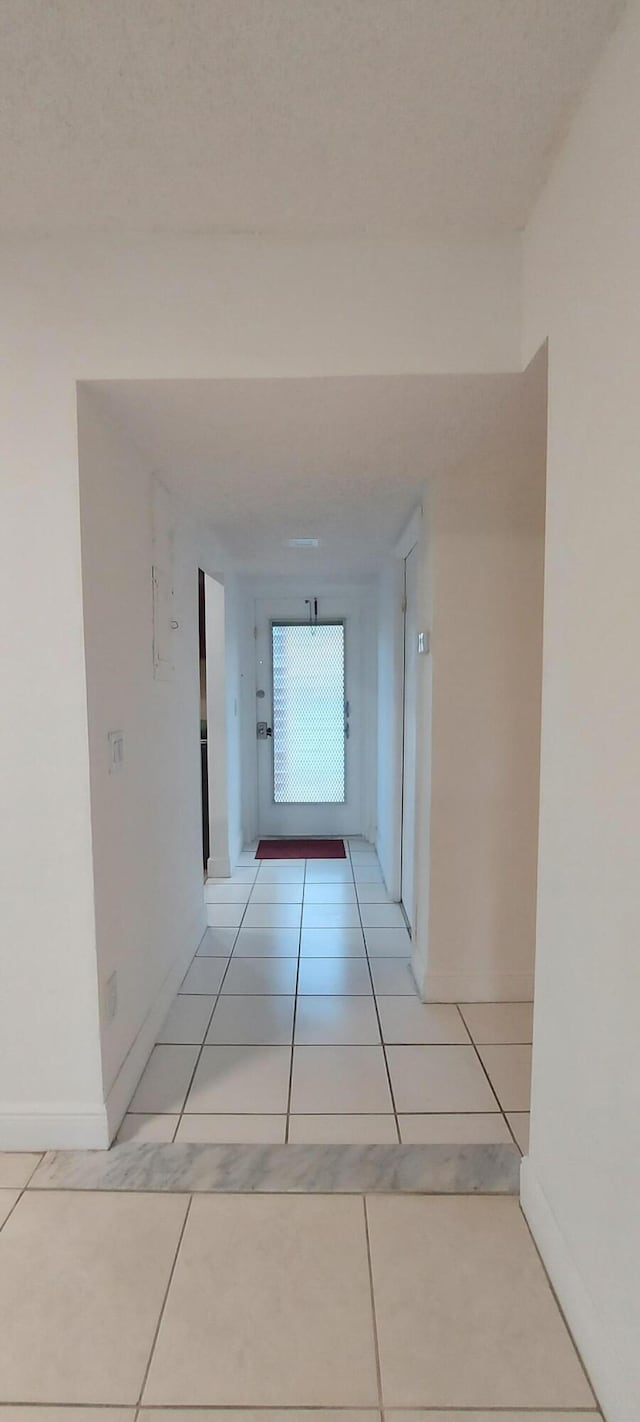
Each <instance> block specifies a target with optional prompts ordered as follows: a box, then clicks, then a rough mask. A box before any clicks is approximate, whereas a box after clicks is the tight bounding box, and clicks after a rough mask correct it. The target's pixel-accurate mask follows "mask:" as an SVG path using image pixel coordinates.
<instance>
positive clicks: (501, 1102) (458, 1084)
mask: <svg viewBox="0 0 640 1422" xmlns="http://www.w3.org/2000/svg"><path fill="white" fill-rule="evenodd" d="M205 898H206V902H207V916H208V921H209V928H208V929H207V932H206V934H205V937H204V938H203V940H202V943H201V944H200V947H199V949H198V952H197V954H196V956H195V958H194V960H193V962H192V964H191V966H190V968H189V970H188V972H187V974H186V976H185V979H184V982H183V983H182V986H181V988H180V992H179V995H178V997H177V998H176V1000H175V1002H174V1004H173V1006H172V1008H171V1011H170V1013H169V1015H168V1017H167V1020H166V1022H165V1024H164V1026H163V1028H162V1030H161V1032H160V1033H159V1035H158V1042H157V1045H156V1047H155V1048H154V1051H153V1053H152V1055H151V1059H150V1061H149V1064H148V1066H147V1068H146V1071H145V1073H144V1075H143V1077H142V1079H141V1081H140V1084H139V1086H138V1088H137V1091H136V1092H135V1095H134V1097H133V1100H132V1102H131V1105H130V1108H129V1112H128V1114H127V1116H126V1117H125V1120H124V1122H123V1124H122V1127H121V1130H120V1134H119V1139H120V1140H139V1141H171V1140H178V1141H186V1142H189V1141H191V1142H207V1141H211V1142H216V1141H220V1142H223V1141H226V1142H242V1141H248V1142H260V1141H265V1142H278V1141H279V1142H285V1141H291V1142H306V1143H313V1142H317V1143H320V1144H323V1143H329V1142H346V1143H349V1142H353V1143H356V1142H357V1143H366V1142H371V1143H386V1142H393V1141H395V1142H398V1141H403V1142H407V1143H416V1144H419V1143H430V1142H436V1141H441V1142H446V1143H463V1142H483V1143H490V1142H510V1141H513V1140H515V1141H516V1143H517V1144H518V1145H519V1147H520V1149H522V1150H525V1149H526V1144H527V1134H528V1110H529V1074H530V1058H531V1047H530V1043H531V1026H532V1007H531V1003H460V1004H457V1005H456V1004H451V1003H447V1004H444V1003H443V1004H430V1005H428V1006H425V1005H424V1004H422V1003H421V1002H420V1001H419V998H418V995H417V992H416V989H415V985H414V982H413V979H412V977H411V973H410V970H409V954H410V939H409V935H408V933H407V930H406V927H405V924H404V920H403V916H402V911H401V909H400V908H399V906H398V905H397V904H394V903H392V902H390V900H389V897H388V894H387V892H386V889H385V886H384V883H383V879H382V875H381V872H380V867H379V864H378V861H377V858H376V854H375V851H374V850H372V849H371V847H370V846H368V845H367V844H366V842H365V841H363V840H351V841H349V842H348V858H347V859H346V860H335V859H330V860H317V859H316V860H313V859H311V860H298V861H294V860H284V861H276V860H266V861H263V862H262V863H259V862H258V861H256V859H255V857H254V850H253V849H251V850H246V851H245V852H244V853H243V855H242V859H241V863H240V865H239V866H238V868H237V869H236V871H235V873H234V874H233V876H232V878H231V879H226V880H220V881H216V880H209V881H208V883H207V885H206V887H205ZM0 1422H1V1419H0Z"/></svg>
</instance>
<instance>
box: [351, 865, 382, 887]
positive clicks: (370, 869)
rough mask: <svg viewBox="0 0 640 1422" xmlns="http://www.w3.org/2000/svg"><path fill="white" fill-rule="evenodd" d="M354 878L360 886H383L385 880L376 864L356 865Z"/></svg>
mask: <svg viewBox="0 0 640 1422" xmlns="http://www.w3.org/2000/svg"><path fill="white" fill-rule="evenodd" d="M353 877H354V879H355V881H356V885H358V884H382V883H383V878H382V874H381V873H380V870H379V869H378V867H377V865H375V864H354V866H353Z"/></svg>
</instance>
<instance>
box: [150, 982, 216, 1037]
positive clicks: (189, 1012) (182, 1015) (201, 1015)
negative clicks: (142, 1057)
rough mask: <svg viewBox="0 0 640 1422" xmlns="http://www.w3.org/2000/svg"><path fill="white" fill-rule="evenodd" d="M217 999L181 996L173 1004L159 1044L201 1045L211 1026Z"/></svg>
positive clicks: (159, 1035) (161, 1030)
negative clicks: (181, 1043)
mask: <svg viewBox="0 0 640 1422" xmlns="http://www.w3.org/2000/svg"><path fill="white" fill-rule="evenodd" d="M214 1003H215V997H195V996H193V997H191V996H188V995H185V994H184V993H183V994H181V996H180V997H177V998H176V999H175V1002H173V1003H172V1004H171V1007H170V1008H169V1012H168V1014H167V1017H166V1020H165V1022H164V1023H163V1025H162V1027H161V1028H160V1031H159V1032H158V1035H157V1037H156V1041H157V1042H172V1043H175V1042H186V1043H191V1044H192V1045H193V1044H194V1043H195V1044H196V1045H199V1044H200V1043H201V1042H204V1035H205V1032H206V1030H207V1027H208V1026H209V1018H210V1017H211V1013H212V1012H213V1007H214Z"/></svg>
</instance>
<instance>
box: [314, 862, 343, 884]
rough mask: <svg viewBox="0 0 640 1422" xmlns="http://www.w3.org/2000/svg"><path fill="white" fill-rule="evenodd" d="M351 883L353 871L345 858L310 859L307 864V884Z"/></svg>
mask: <svg viewBox="0 0 640 1422" xmlns="http://www.w3.org/2000/svg"><path fill="white" fill-rule="evenodd" d="M336 881H338V882H341V883H344V884H352V883H353V871H352V868H351V865H350V864H349V861H348V860H345V859H328V860H325V861H323V860H321V859H310V860H309V862H308V864H307V878H306V882H307V884H335V883H336Z"/></svg>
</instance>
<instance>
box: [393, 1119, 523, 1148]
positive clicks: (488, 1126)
mask: <svg viewBox="0 0 640 1422" xmlns="http://www.w3.org/2000/svg"><path fill="white" fill-rule="evenodd" d="M398 1121H399V1123H400V1135H401V1137H402V1141H403V1144H404V1145H496V1144H497V1145H509V1144H510V1142H511V1137H510V1135H509V1131H508V1129H507V1125H506V1122H505V1119H504V1116H503V1115H502V1114H501V1113H500V1112H499V1111H495V1112H494V1113H493V1114H491V1115H490V1114H488V1113H487V1115H482V1114H481V1113H480V1112H477V1113H474V1114H472V1113H468V1114H460V1115H457V1116H447V1115H445V1114H444V1113H438V1114H435V1115H433V1114H432V1115H423V1116H399V1117H398Z"/></svg>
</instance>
